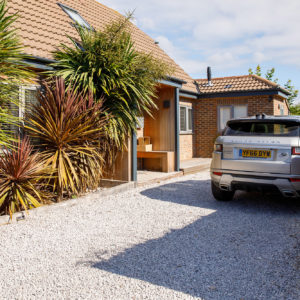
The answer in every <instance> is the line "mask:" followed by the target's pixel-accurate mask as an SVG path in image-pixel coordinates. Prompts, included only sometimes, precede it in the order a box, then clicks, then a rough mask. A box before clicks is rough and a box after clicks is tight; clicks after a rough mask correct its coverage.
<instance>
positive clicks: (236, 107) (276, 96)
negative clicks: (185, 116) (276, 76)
mask: <svg viewBox="0 0 300 300" xmlns="http://www.w3.org/2000/svg"><path fill="white" fill-rule="evenodd" d="M196 82H197V83H198V85H199V91H200V95H199V96H198V101H196V102H194V155H195V156H196V157H211V154H212V151H213V144H214V140H215V139H216V137H217V136H218V135H220V134H221V132H222V130H223V129H224V127H225V125H226V122H227V121H228V120H229V119H232V118H239V117H245V116H253V115H256V114H262V113H265V114H269V115H288V114H289V108H288V103H287V100H286V98H287V96H288V95H289V92H288V91H287V90H285V89H283V88H282V87H280V86H279V85H278V84H276V83H274V82H272V81H269V80H267V79H265V78H262V77H260V76H257V75H244V76H231V77H221V78H211V72H210V70H208V79H196Z"/></svg>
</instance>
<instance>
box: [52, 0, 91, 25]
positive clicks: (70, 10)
mask: <svg viewBox="0 0 300 300" xmlns="http://www.w3.org/2000/svg"><path fill="white" fill-rule="evenodd" d="M58 5H59V6H60V7H61V9H62V10H63V11H64V12H65V13H66V14H67V15H68V16H69V17H70V19H71V20H73V21H74V22H75V25H76V24H79V25H80V26H82V27H85V28H87V29H92V26H91V25H90V24H89V23H88V22H87V21H86V20H85V19H84V18H83V17H82V16H81V15H80V13H79V12H78V11H77V10H76V9H73V8H71V7H69V6H67V5H64V4H61V3H58ZM70 12H71V13H73V14H76V15H77V16H78V17H79V19H81V22H82V23H81V24H80V23H79V22H78V20H76V19H74V18H73V16H72V15H71V14H70Z"/></svg>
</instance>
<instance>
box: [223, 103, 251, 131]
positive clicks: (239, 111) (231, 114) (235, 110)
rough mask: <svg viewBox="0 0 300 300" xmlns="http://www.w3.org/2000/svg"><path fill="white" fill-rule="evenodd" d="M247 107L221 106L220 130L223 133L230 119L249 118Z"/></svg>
mask: <svg viewBox="0 0 300 300" xmlns="http://www.w3.org/2000/svg"><path fill="white" fill-rule="evenodd" d="M247 115H248V108H247V105H224V106H219V117H218V129H219V131H222V130H223V129H224V128H225V127H226V123H227V121H228V120H230V119H236V118H242V117H247Z"/></svg>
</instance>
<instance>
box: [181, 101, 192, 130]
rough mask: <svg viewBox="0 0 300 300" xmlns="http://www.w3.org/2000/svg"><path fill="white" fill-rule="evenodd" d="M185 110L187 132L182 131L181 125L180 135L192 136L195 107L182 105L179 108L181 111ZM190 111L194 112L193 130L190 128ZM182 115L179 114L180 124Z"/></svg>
mask: <svg viewBox="0 0 300 300" xmlns="http://www.w3.org/2000/svg"><path fill="white" fill-rule="evenodd" d="M182 108H184V109H185V128H186V130H181V124H179V127H180V133H181V134H191V133H193V127H194V126H193V107H191V106H188V105H180V106H179V111H181V109H182ZM189 111H192V120H191V121H192V128H191V129H190V128H189ZM180 119H181V118H180V113H179V122H180Z"/></svg>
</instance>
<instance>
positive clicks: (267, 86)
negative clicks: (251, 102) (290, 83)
mask: <svg viewBox="0 0 300 300" xmlns="http://www.w3.org/2000/svg"><path fill="white" fill-rule="evenodd" d="M196 82H198V84H199V89H200V93H201V94H214V93H226V92H244V91H262V90H264V91H265V90H274V89H275V90H280V91H281V92H283V93H285V94H287V95H288V94H289V92H288V91H287V90H285V89H283V88H282V87H280V86H279V85H278V84H277V83H275V82H272V81H270V80H267V79H265V78H263V77H260V76H257V75H254V74H253V75H243V76H230V77H218V78H212V80H211V83H212V84H211V85H208V81H207V79H196Z"/></svg>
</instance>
